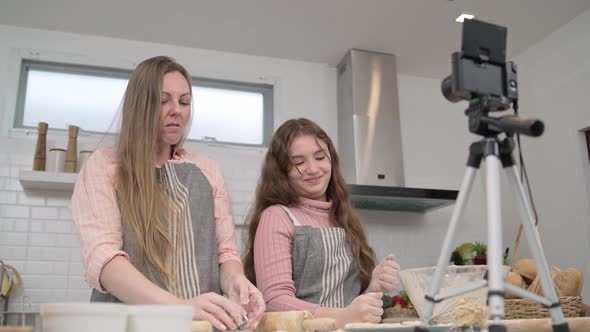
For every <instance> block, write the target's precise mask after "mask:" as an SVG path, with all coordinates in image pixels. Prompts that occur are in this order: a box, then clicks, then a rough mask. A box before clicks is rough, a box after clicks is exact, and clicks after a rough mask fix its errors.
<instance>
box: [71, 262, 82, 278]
mask: <svg viewBox="0 0 590 332" xmlns="http://www.w3.org/2000/svg"><path fill="white" fill-rule="evenodd" d="M68 274H69V275H71V276H83V275H84V265H83V264H82V263H80V262H70V263H68Z"/></svg>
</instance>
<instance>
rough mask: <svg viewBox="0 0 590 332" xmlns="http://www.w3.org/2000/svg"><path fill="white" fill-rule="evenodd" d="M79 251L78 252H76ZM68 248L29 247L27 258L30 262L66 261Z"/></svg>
mask: <svg viewBox="0 0 590 332" xmlns="http://www.w3.org/2000/svg"><path fill="white" fill-rule="evenodd" d="M78 251H79V250H78ZM69 257H70V252H69V249H68V248H48V247H29V248H28V253H27V258H28V259H30V260H49V261H62V262H63V261H68V259H69Z"/></svg>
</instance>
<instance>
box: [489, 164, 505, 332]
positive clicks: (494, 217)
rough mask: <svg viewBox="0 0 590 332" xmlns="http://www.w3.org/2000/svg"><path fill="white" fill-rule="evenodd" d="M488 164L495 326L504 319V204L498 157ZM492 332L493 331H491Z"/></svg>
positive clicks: (490, 307)
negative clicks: (501, 193) (501, 196)
mask: <svg viewBox="0 0 590 332" xmlns="http://www.w3.org/2000/svg"><path fill="white" fill-rule="evenodd" d="M485 164H486V203H487V217H488V253H487V261H488V285H489V291H488V305H489V309H490V319H491V320H492V321H493V325H500V324H501V320H502V319H503V318H504V272H503V270H502V266H503V264H502V206H501V205H502V204H501V200H500V170H501V169H502V163H501V162H500V159H499V158H498V156H496V155H494V154H489V155H487V156H486V158H485ZM490 331H491V330H490Z"/></svg>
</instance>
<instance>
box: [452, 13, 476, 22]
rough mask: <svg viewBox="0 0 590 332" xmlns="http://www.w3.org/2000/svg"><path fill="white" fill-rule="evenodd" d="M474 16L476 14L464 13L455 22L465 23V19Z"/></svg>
mask: <svg viewBox="0 0 590 332" xmlns="http://www.w3.org/2000/svg"><path fill="white" fill-rule="evenodd" d="M473 18H475V15H474V14H469V13H462V14H461V15H459V16H458V17H457V18H456V19H455V22H459V23H463V22H464V21H465V20H471V19H473Z"/></svg>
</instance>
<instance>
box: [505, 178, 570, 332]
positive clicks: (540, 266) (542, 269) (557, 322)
mask: <svg viewBox="0 0 590 332" xmlns="http://www.w3.org/2000/svg"><path fill="white" fill-rule="evenodd" d="M506 173H507V175H508V180H509V182H510V185H511V187H512V189H513V190H514V193H515V194H516V198H517V200H518V207H519V212H520V215H521V218H522V220H523V223H522V225H523V228H524V231H525V235H526V237H527V242H528V243H529V245H530V248H531V252H532V255H533V258H534V259H535V263H536V265H537V271H538V274H539V278H541V285H542V286H543V292H544V294H545V297H547V298H548V299H549V301H551V303H552V304H553V305H552V306H551V308H549V314H550V315H551V320H552V322H553V331H563V332H566V331H569V328H568V325H567V323H566V321H565V319H564V317H563V311H562V310H561V306H560V305H559V299H558V298H557V292H556V291H555V287H554V286H553V280H552V279H551V273H550V272H549V266H548V264H547V259H546V258H545V254H544V252H543V247H542V246H541V238H540V236H539V232H538V231H537V229H536V227H535V222H534V217H533V212H532V211H533V209H532V208H531V205H530V202H529V200H528V199H527V196H526V195H525V191H524V188H523V187H522V186H521V184H520V182H519V181H518V172H517V169H516V166H511V167H507V168H506Z"/></svg>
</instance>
